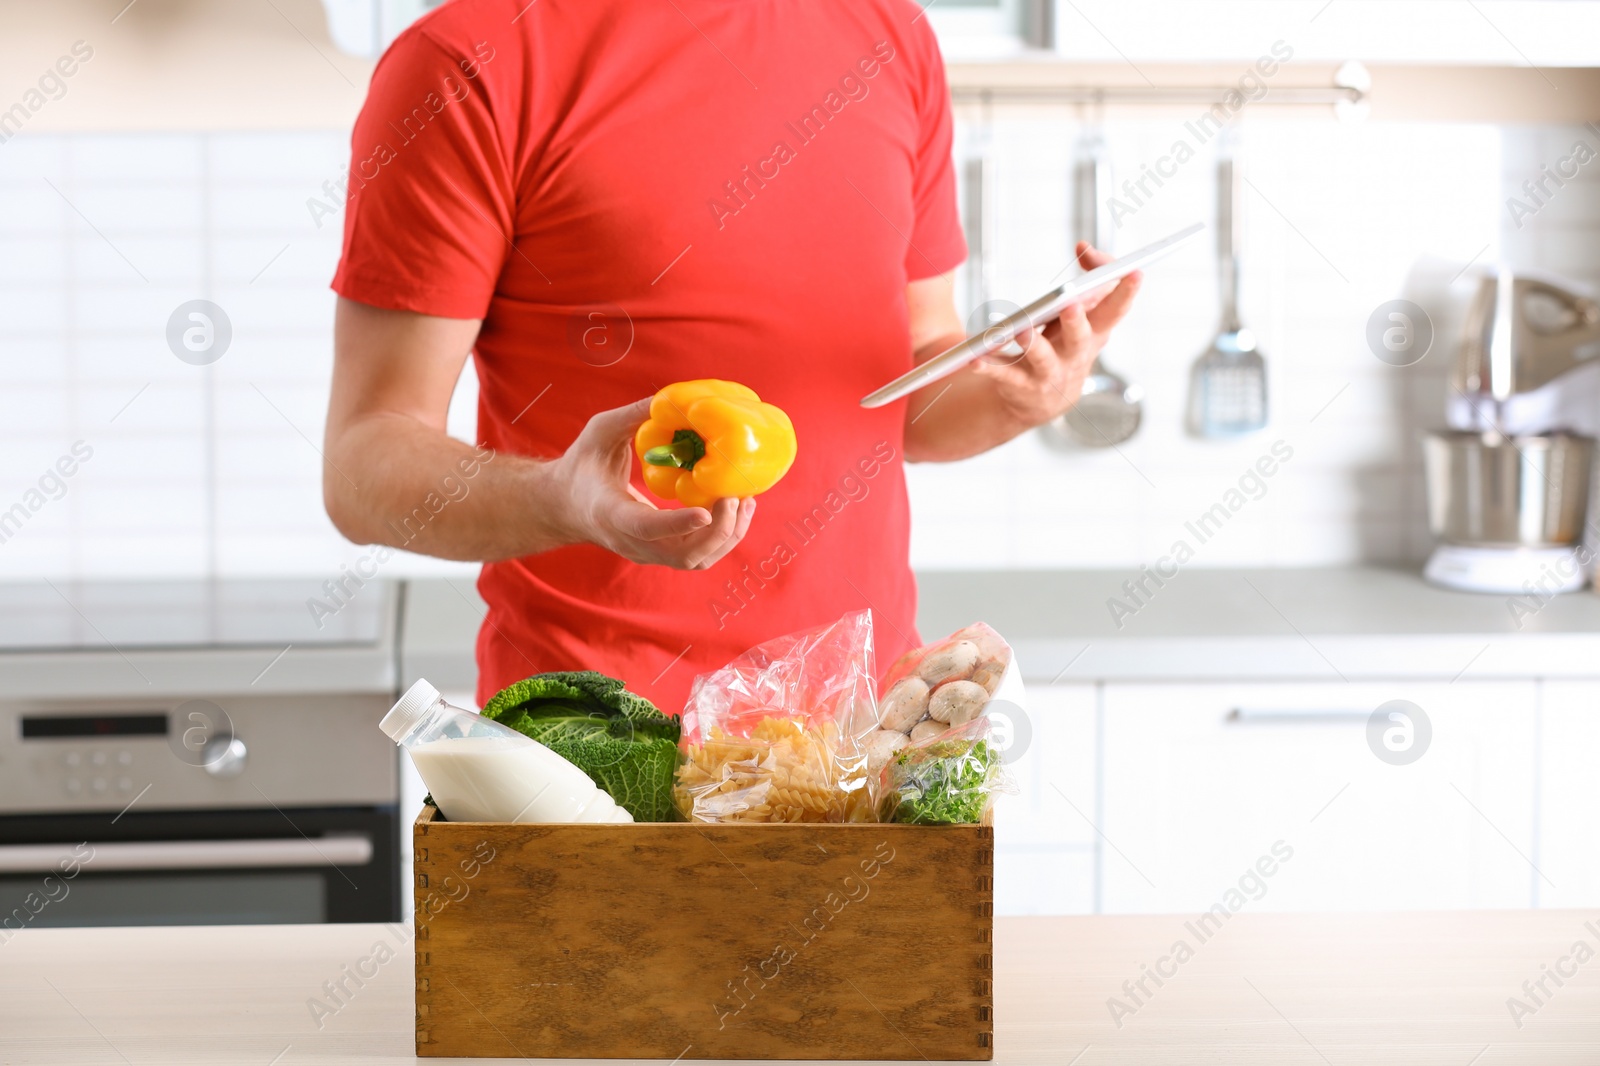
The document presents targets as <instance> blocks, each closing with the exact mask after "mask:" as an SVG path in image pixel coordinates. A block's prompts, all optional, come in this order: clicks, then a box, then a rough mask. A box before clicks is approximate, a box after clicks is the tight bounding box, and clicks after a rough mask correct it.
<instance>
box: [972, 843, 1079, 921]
mask: <svg viewBox="0 0 1600 1066" xmlns="http://www.w3.org/2000/svg"><path fill="white" fill-rule="evenodd" d="M994 912H995V913H996V914H999V915H1007V914H1093V913H1094V852H1093V851H1091V850H1089V849H1087V848H1073V849H1059V848H1042V847H1041V848H1034V849H1023V850H1008V849H1006V848H1002V847H999V846H998V845H997V846H996V847H995V851H994Z"/></svg>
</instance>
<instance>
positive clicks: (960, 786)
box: [878, 717, 1012, 825]
mask: <svg viewBox="0 0 1600 1066" xmlns="http://www.w3.org/2000/svg"><path fill="white" fill-rule="evenodd" d="M991 730H992V725H991V723H990V720H989V719H988V718H987V717H978V718H974V719H973V720H972V721H970V722H968V723H966V724H965V725H959V726H954V727H951V728H948V729H946V730H945V731H944V732H943V733H939V734H936V735H934V736H932V737H928V738H926V739H924V740H920V741H917V742H915V743H912V744H910V745H908V746H906V747H903V748H901V749H900V750H899V751H897V752H895V754H894V756H893V757H892V758H890V760H889V763H888V765H887V766H885V767H884V768H883V771H882V777H881V780H880V782H879V784H878V795H879V802H878V814H879V818H880V820H882V821H885V822H905V823H909V824H911V825H977V824H984V825H987V824H989V823H990V818H991V814H992V811H993V807H994V797H995V794H996V793H999V792H1008V791H1011V790H1012V789H1011V786H1010V785H1009V784H1008V782H1007V780H1006V777H1005V774H1004V772H1003V771H1002V769H1001V757H1000V751H999V749H998V748H996V747H995V744H994V741H993V739H992V733H991Z"/></svg>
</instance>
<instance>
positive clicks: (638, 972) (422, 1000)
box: [413, 807, 994, 1060]
mask: <svg viewBox="0 0 1600 1066" xmlns="http://www.w3.org/2000/svg"><path fill="white" fill-rule="evenodd" d="M413 832H414V837H415V844H416V857H415V863H416V901H417V903H416V951H417V986H416V987H417V993H416V995H417V1054H418V1055H422V1056H429V1055H457V1056H504V1057H523V1058H535V1057H540V1058H545V1057H547V1058H660V1059H675V1058H680V1057H681V1058H684V1059H710V1058H751V1059H794V1058H801V1059H919V1060H920V1059H989V1058H992V1057H993V1053H994V1052H993V1047H992V1043H993V1029H994V1026H993V1003H994V1001H993V997H992V987H993V986H992V950H993V948H992V940H993V932H994V916H993V915H994V904H993V900H994V894H993V886H994V831H993V829H991V828H989V827H987V826H910V825H738V826H734V825H700V824H691V823H671V824H665V823H652V824H640V825H514V824H507V823H498V822H447V821H444V820H442V819H437V818H436V812H435V810H434V809H433V808H432V807H426V808H424V809H423V812H422V815H421V817H419V818H418V819H417V821H416V824H415V826H414V827H413Z"/></svg>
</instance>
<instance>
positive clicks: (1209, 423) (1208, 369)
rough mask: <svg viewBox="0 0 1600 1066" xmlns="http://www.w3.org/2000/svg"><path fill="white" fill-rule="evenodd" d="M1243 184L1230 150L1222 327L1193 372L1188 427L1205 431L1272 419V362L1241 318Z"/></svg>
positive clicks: (1225, 173) (1220, 243) (1251, 426)
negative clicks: (1269, 414) (1269, 376)
mask: <svg viewBox="0 0 1600 1066" xmlns="http://www.w3.org/2000/svg"><path fill="white" fill-rule="evenodd" d="M1239 188H1240V177H1239V169H1238V163H1237V161H1236V160H1235V158H1234V157H1233V155H1232V154H1231V153H1226V154H1224V157H1223V159H1222V160H1221V162H1219V163H1218V164H1217V273H1218V279H1217V280H1218V287H1219V288H1220V290H1221V295H1222V329H1221V332H1219V333H1218V334H1217V336H1216V339H1215V340H1213V341H1212V342H1211V347H1210V348H1209V349H1207V350H1206V352H1205V353H1204V354H1203V355H1201V356H1200V358H1198V359H1196V360H1195V363H1194V368H1193V370H1192V371H1191V372H1190V377H1189V431H1190V432H1191V433H1193V434H1195V435H1197V436H1201V437H1237V436H1241V435H1243V434H1246V433H1254V432H1255V431H1256V430H1258V429H1260V428H1262V427H1263V426H1265V425H1266V424H1267V362H1266V360H1265V359H1263V358H1262V357H1261V353H1260V352H1258V351H1257V350H1256V336H1255V334H1254V333H1252V332H1251V331H1250V330H1248V329H1245V328H1244V326H1243V325H1242V324H1241V323H1240V321H1239V229H1238V227H1239Z"/></svg>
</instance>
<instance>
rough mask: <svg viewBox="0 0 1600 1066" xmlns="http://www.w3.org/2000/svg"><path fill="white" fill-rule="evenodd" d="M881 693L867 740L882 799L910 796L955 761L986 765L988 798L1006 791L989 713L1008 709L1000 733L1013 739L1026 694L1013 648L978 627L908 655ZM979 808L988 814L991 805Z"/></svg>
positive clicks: (888, 809) (890, 674)
mask: <svg viewBox="0 0 1600 1066" xmlns="http://www.w3.org/2000/svg"><path fill="white" fill-rule="evenodd" d="M880 691H881V695H880V696H879V700H878V728H877V729H876V730H875V731H873V732H871V733H869V734H867V736H866V737H865V739H864V741H863V746H864V747H865V748H866V751H867V758H868V769H869V770H871V771H872V772H873V773H875V774H878V775H879V781H878V786H879V787H878V789H877V791H878V794H879V795H880V796H882V797H885V798H889V799H892V798H893V797H897V796H904V795H906V794H907V793H908V790H913V789H914V788H915V787H919V786H917V785H916V782H917V781H919V780H924V779H925V778H926V775H927V773H928V771H929V769H930V768H931V769H932V770H933V771H934V772H935V773H936V774H937V773H939V772H946V771H949V769H950V767H951V766H952V765H954V764H953V763H952V762H951V760H959V761H960V765H962V766H963V767H966V768H967V769H969V770H971V769H973V768H975V767H981V768H982V769H983V775H982V783H983V787H982V791H983V792H984V793H985V794H986V795H987V794H990V793H992V792H993V791H997V790H1003V787H1004V786H1003V785H1002V784H1001V783H1000V775H999V761H1000V760H999V751H998V749H997V748H996V746H995V743H994V740H993V737H994V735H995V733H996V732H997V731H996V730H994V729H991V727H990V722H989V721H988V717H989V712H990V710H991V705H995V704H1004V705H1007V706H1006V711H1005V715H1006V719H1007V720H1006V721H1005V722H1004V723H1003V725H1004V727H1006V728H1003V729H1002V730H1000V731H999V732H1003V733H1005V734H1006V735H1009V727H1010V726H1011V725H1012V723H1011V721H1010V720H1009V719H1010V716H1011V715H1014V714H1016V713H1018V712H1019V711H1020V710H1021V707H1022V703H1023V699H1024V693H1023V687H1022V678H1021V675H1020V674H1019V673H1018V671H1017V668H1016V660H1015V657H1014V656H1013V655H1012V652H1011V646H1010V645H1009V644H1007V643H1006V642H1005V640H1004V639H1003V638H1001V636H1000V634H999V633H996V632H995V631H994V630H993V629H991V628H990V627H989V626H987V625H985V624H983V623H982V622H978V623H976V624H974V625H970V626H967V627H966V628H965V629H961V630H958V631H957V632H955V633H952V634H950V636H948V637H946V638H945V639H944V640H941V641H938V642H936V643H934V644H929V645H927V646H926V647H923V648H917V649H914V650H913V651H910V652H907V653H906V654H905V655H903V656H901V657H900V659H899V661H897V662H896V663H895V664H894V665H893V666H891V667H890V668H889V671H888V673H887V674H885V675H884V678H883V682H882V685H881V690H880ZM941 764H942V766H941ZM974 780H976V779H974ZM892 806H893V804H892V803H891V804H889V805H888V807H886V810H885V812H884V813H885V815H886V816H887V817H893V812H892V809H891V808H892ZM982 809H983V811H984V812H985V813H987V809H988V808H987V804H984V805H983V808H982Z"/></svg>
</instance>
